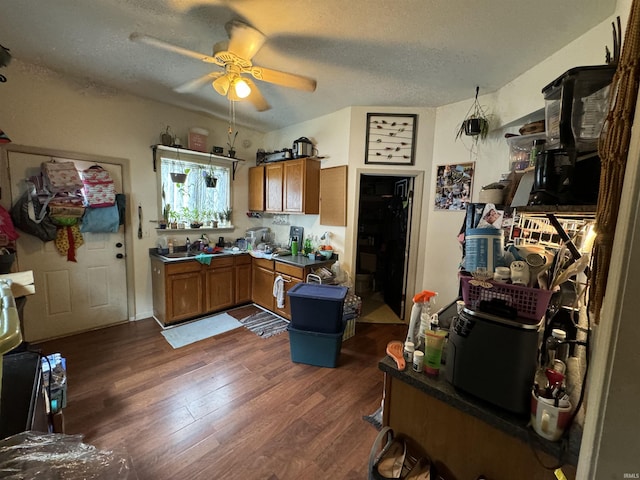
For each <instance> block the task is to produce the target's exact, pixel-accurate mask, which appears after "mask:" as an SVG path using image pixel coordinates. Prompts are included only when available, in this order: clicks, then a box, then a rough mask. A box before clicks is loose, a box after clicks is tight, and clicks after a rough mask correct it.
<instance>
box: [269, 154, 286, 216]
mask: <svg viewBox="0 0 640 480" xmlns="http://www.w3.org/2000/svg"><path fill="white" fill-rule="evenodd" d="M282 172H283V167H282V163H281V162H277V163H269V164H267V165H266V166H265V167H264V178H265V205H264V209H265V211H267V212H282Z"/></svg>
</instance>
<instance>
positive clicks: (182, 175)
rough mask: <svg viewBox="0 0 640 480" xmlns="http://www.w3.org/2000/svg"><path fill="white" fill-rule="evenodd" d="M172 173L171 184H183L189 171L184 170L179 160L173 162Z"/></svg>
mask: <svg viewBox="0 0 640 480" xmlns="http://www.w3.org/2000/svg"><path fill="white" fill-rule="evenodd" d="M173 170H174V171H173V172H171V173H170V175H171V181H172V182H173V183H184V182H185V181H186V180H187V174H188V173H189V170H190V169H188V168H187V169H185V168H184V166H183V165H182V162H180V161H179V160H178V161H176V162H173Z"/></svg>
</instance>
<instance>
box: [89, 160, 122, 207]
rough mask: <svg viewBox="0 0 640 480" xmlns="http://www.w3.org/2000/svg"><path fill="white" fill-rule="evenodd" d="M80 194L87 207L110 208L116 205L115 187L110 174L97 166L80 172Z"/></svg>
mask: <svg viewBox="0 0 640 480" xmlns="http://www.w3.org/2000/svg"><path fill="white" fill-rule="evenodd" d="M81 176H82V183H83V184H84V187H83V188H82V194H83V195H84V200H85V205H86V206H88V207H93V208H99V207H111V206H113V205H115V203H116V187H115V185H114V183H113V179H112V178H111V174H110V173H109V172H108V171H107V170H105V169H104V168H102V167H101V166H99V165H94V166H93V167H90V168H87V169H86V170H83V171H82V172H81Z"/></svg>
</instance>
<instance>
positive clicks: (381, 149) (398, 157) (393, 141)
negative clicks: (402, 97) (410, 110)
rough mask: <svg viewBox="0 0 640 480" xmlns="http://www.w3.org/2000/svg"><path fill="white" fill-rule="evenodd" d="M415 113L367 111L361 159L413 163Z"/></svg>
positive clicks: (402, 163)
mask: <svg viewBox="0 0 640 480" xmlns="http://www.w3.org/2000/svg"><path fill="white" fill-rule="evenodd" d="M417 123H418V115H416V114H410V115H407V114H399V113H367V138H366V142H365V144H366V147H365V155H364V163H367V164H378V165H413V164H414V162H415V143H416V133H417Z"/></svg>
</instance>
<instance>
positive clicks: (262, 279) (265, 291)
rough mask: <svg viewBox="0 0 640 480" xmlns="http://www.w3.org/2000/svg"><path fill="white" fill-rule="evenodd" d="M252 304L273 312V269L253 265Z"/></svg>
mask: <svg viewBox="0 0 640 480" xmlns="http://www.w3.org/2000/svg"><path fill="white" fill-rule="evenodd" d="M251 276H252V279H253V281H252V291H251V296H252V297H253V302H254V303H257V304H258V305H260V306H261V307H264V308H266V309H267V310H271V311H273V305H274V304H273V300H274V299H273V278H274V277H273V269H266V268H264V267H260V266H257V265H255V264H254V265H253V268H252V271H251Z"/></svg>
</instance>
